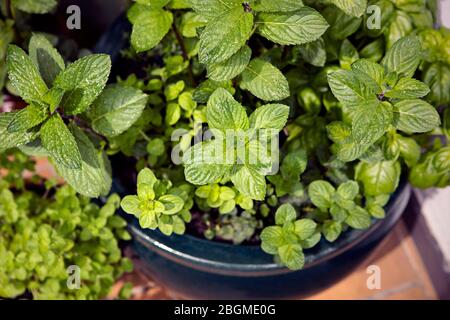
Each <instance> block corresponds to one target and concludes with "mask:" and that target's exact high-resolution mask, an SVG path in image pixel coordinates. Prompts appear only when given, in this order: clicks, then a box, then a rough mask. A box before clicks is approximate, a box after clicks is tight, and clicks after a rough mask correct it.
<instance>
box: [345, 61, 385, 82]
mask: <svg viewBox="0 0 450 320" xmlns="http://www.w3.org/2000/svg"><path fill="white" fill-rule="evenodd" d="M352 70H356V71H359V72H362V73H365V74H366V75H368V76H369V77H370V78H371V79H372V80H374V81H375V82H376V83H377V84H378V85H383V83H384V81H385V79H384V68H383V67H382V66H381V65H379V64H378V63H375V62H373V61H370V60H368V59H359V60H358V61H356V62H354V63H353V64H352Z"/></svg>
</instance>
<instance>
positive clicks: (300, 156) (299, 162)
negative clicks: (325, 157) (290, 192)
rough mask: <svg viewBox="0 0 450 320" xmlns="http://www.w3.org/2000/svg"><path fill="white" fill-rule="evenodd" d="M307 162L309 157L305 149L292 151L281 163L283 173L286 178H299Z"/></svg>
mask: <svg viewBox="0 0 450 320" xmlns="http://www.w3.org/2000/svg"><path fill="white" fill-rule="evenodd" d="M307 164H308V158H307V154H306V152H305V151H304V150H302V149H300V150H296V151H294V152H290V153H289V154H288V155H287V156H286V157H285V158H284V159H283V163H282V164H281V167H280V170H281V175H282V176H283V178H284V179H285V180H292V179H295V180H299V177H300V174H302V173H303V172H304V171H305V169H306V165H307Z"/></svg>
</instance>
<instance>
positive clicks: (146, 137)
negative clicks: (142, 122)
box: [139, 130, 150, 142]
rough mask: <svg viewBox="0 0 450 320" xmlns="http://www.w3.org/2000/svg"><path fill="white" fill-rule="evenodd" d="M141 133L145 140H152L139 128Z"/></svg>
mask: <svg viewBox="0 0 450 320" xmlns="http://www.w3.org/2000/svg"><path fill="white" fill-rule="evenodd" d="M139 133H140V134H141V136H142V137H143V138H144V140H145V141H147V142H150V138H149V137H148V135H146V134H145V132H144V131H142V130H139Z"/></svg>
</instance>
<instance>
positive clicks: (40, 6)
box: [2, 0, 58, 14]
mask: <svg viewBox="0 0 450 320" xmlns="http://www.w3.org/2000/svg"><path fill="white" fill-rule="evenodd" d="M7 3H9V5H10V8H6V7H5V8H2V9H3V10H4V11H6V12H8V10H11V11H13V12H12V13H13V14H15V12H14V11H15V10H19V11H23V12H26V13H34V14H45V13H49V12H51V11H53V10H54V9H55V8H56V6H57V5H58V0H11V1H7Z"/></svg>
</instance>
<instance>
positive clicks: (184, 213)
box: [121, 168, 193, 236]
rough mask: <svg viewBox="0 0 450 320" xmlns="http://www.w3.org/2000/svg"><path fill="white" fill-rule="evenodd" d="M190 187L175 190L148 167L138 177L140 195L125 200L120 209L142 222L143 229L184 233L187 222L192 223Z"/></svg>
mask: <svg viewBox="0 0 450 320" xmlns="http://www.w3.org/2000/svg"><path fill="white" fill-rule="evenodd" d="M190 192H191V186H189V185H188V184H184V185H180V186H177V187H173V186H172V183H171V182H170V181H169V180H167V179H164V180H159V179H157V178H156V176H155V174H154V173H153V172H152V171H151V170H150V169H148V168H145V169H142V170H141V171H140V172H139V174H138V177H137V195H130V196H126V197H125V198H123V199H122V202H121V207H122V209H123V210H124V211H125V212H126V213H129V214H132V215H134V216H135V217H136V218H138V219H139V224H140V225H141V227H142V228H149V229H152V230H155V229H157V228H158V229H159V230H160V231H161V232H162V233H164V234H165V235H168V236H169V235H171V234H172V233H176V234H183V233H184V231H185V230H186V225H185V223H187V222H190V220H191V213H190V211H189V210H190V209H191V207H192V205H193V201H192V198H190Z"/></svg>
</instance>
